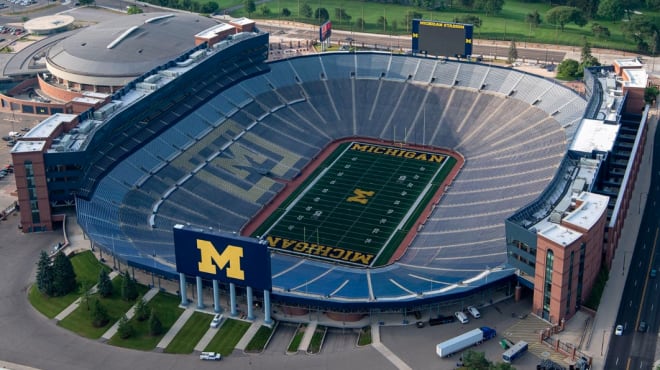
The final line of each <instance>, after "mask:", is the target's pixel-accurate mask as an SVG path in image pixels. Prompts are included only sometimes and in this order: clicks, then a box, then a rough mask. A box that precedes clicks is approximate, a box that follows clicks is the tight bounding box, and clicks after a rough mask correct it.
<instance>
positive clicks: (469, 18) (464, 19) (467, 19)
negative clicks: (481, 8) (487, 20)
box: [454, 14, 481, 28]
mask: <svg viewBox="0 0 660 370" xmlns="http://www.w3.org/2000/svg"><path fill="white" fill-rule="evenodd" d="M454 22H455V23H467V24H472V25H474V26H475V27H477V28H480V27H481V18H479V17H478V16H476V15H469V14H468V15H463V16H460V17H454Z"/></svg>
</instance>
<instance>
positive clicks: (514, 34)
mask: <svg viewBox="0 0 660 370" xmlns="http://www.w3.org/2000/svg"><path fill="white" fill-rule="evenodd" d="M453 3H454V7H452V8H446V9H443V10H434V11H431V10H426V9H420V8H416V7H411V6H405V5H398V4H393V3H382V2H360V1H345V0H324V1H323V2H322V3H321V7H323V8H326V9H327V10H328V12H329V13H330V20H331V21H332V27H333V28H334V29H342V30H347V31H355V32H370V33H381V34H395V35H407V34H409V33H410V24H409V22H407V21H406V18H405V17H406V13H407V12H408V11H415V12H417V13H421V14H422V18H424V19H434V20H442V21H452V20H453V19H454V18H455V17H460V16H464V15H467V14H472V15H476V16H478V17H480V18H481V21H482V26H481V28H475V30H474V37H475V38H476V39H495V40H511V39H515V40H516V41H518V42H521V43H522V42H534V43H546V44H563V45H575V46H581V45H582V44H583V37H587V39H588V40H589V42H590V43H591V44H592V46H594V47H604V48H614V49H620V50H631V51H632V50H634V49H635V45H634V43H632V42H630V41H629V40H625V39H624V38H623V34H622V32H621V24H622V22H621V21H618V22H616V23H615V22H611V21H607V20H600V19H598V20H594V21H591V22H589V23H588V24H587V25H586V26H584V27H578V26H576V25H574V24H569V25H566V27H565V30H564V31H563V32H561V31H558V30H557V27H555V26H554V25H551V24H549V23H547V22H545V13H546V11H547V10H548V9H550V5H549V3H548V2H524V1H520V0H506V2H505V3H504V7H503V9H502V12H501V13H500V14H498V15H491V16H486V15H485V14H484V13H476V12H472V11H468V10H464V9H462V8H460V7H458V6H456V5H457V4H458V2H456V1H454V2H453ZM302 4H305V2H299V1H298V0H271V1H269V2H267V6H268V8H269V9H270V14H269V15H264V14H263V13H262V12H261V10H260V9H261V6H260V5H258V6H257V11H256V12H255V13H253V14H251V17H252V18H270V19H280V20H292V21H300V22H304V23H308V24H310V25H315V26H318V21H317V20H315V19H311V18H303V17H301V16H300V12H299V8H298V7H299V6H301V5H302ZM308 4H309V5H310V6H311V7H312V9H313V10H315V9H316V8H318V5H317V4H319V3H314V2H313V1H312V2H308ZM283 8H288V9H289V10H290V11H291V16H290V17H282V16H281V15H280V14H281V9H283ZM335 8H343V9H345V12H346V13H347V14H348V15H349V16H351V19H350V20H346V19H339V18H338V17H335V12H334V9H335ZM534 10H537V11H538V12H539V13H540V14H541V18H542V20H543V22H542V23H541V25H540V27H538V28H536V29H530V27H529V24H527V23H525V16H526V15H527V14H528V13H530V12H533V11H534ZM641 11H642V12H643V13H644V14H645V15H647V16H649V17H651V18H654V19H655V21H656V24H657V23H660V11H649V10H646V9H641ZM231 14H232V15H233V16H247V15H248V14H247V13H246V12H245V11H244V10H243V9H240V10H237V11H235V12H232V13H231ZM380 17H385V18H387V20H388V26H387V27H386V28H385V29H383V26H378V25H377V22H378V19H379V18H380ZM358 18H363V19H364V21H365V26H364V29H359V28H358V27H357V23H356V22H357V19H358ZM593 22H597V23H599V24H600V25H602V26H605V27H608V28H609V30H610V32H611V34H612V36H611V37H610V38H609V39H597V38H595V37H594V36H593V34H592V32H591V25H592V24H593ZM395 23H396V27H393V25H394V24H395ZM315 26H310V28H311V27H315ZM335 39H336V38H335Z"/></svg>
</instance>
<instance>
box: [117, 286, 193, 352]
mask: <svg viewBox="0 0 660 370" xmlns="http://www.w3.org/2000/svg"><path fill="white" fill-rule="evenodd" d="M147 306H148V307H149V308H150V309H152V310H154V312H156V314H157V316H158V318H159V319H160V321H161V323H162V324H163V333H162V334H160V335H157V336H152V335H150V334H149V320H148V319H147V320H144V321H138V320H136V319H135V317H134V318H132V319H131V320H130V321H129V323H130V324H131V325H132V326H133V329H135V334H134V335H133V336H131V337H130V338H127V339H121V338H120V337H119V335H117V334H115V336H113V337H112V338H111V339H110V341H109V343H110V344H112V345H115V346H119V347H126V348H132V349H138V350H143V351H150V350H152V349H154V348H156V345H157V344H158V342H160V340H161V339H163V337H164V336H165V334H166V333H167V331H168V330H170V328H171V327H172V325H173V324H174V322H175V321H176V320H177V319H178V318H179V316H181V313H182V312H183V309H182V308H180V307H179V297H177V296H175V295H173V294H169V293H163V292H159V293H158V294H156V296H155V297H153V298H152V299H151V300H150V301H149V302H148V303H147Z"/></svg>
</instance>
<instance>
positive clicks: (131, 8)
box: [126, 5, 143, 15]
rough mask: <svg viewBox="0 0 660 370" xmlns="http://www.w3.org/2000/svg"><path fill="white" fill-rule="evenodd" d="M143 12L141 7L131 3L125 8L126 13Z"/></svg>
mask: <svg viewBox="0 0 660 370" xmlns="http://www.w3.org/2000/svg"><path fill="white" fill-rule="evenodd" d="M140 13H143V11H142V9H141V8H140V7H138V6H135V5H131V6H129V7H128V9H126V14H129V15H130V14H140Z"/></svg>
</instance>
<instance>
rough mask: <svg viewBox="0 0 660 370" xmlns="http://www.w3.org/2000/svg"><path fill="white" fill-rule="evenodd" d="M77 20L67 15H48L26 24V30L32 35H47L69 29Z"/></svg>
mask: <svg viewBox="0 0 660 370" xmlns="http://www.w3.org/2000/svg"><path fill="white" fill-rule="evenodd" d="M74 20H75V18H73V17H72V16H70V15H66V14H55V15H48V16H45V17H39V18H35V19H30V20H29V21H27V22H25V25H24V27H25V29H26V30H28V32H30V33H32V34H37V35H45V34H49V33H54V32H60V31H64V30H66V29H68V28H69V27H70V26H71V25H72V24H73V21H74Z"/></svg>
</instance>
